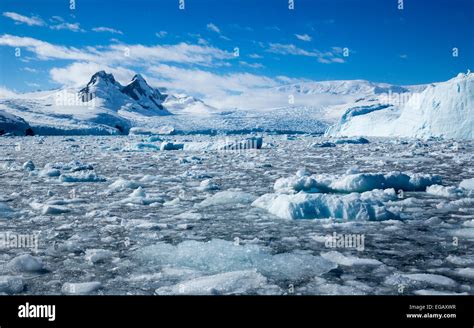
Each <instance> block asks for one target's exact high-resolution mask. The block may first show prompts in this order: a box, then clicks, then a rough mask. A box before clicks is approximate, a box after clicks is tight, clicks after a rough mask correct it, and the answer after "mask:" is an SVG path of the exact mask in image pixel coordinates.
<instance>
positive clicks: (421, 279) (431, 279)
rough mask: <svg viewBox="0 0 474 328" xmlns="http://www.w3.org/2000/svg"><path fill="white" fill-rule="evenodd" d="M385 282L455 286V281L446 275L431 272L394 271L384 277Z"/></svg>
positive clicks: (392, 283) (391, 283)
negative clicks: (403, 272)
mask: <svg viewBox="0 0 474 328" xmlns="http://www.w3.org/2000/svg"><path fill="white" fill-rule="evenodd" d="M385 283H386V284H388V285H397V286H398V285H405V286H407V285H419V284H424V285H429V286H431V285H434V286H443V287H455V286H456V285H457V283H456V282H455V281H454V280H453V279H451V278H448V277H445V276H442V275H438V274H431V273H409V274H398V273H395V274H393V275H392V276H389V277H387V278H386V279H385Z"/></svg>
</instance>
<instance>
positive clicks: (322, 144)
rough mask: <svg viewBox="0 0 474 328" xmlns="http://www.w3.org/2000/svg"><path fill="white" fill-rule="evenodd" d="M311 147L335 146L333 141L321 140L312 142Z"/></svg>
mask: <svg viewBox="0 0 474 328" xmlns="http://www.w3.org/2000/svg"><path fill="white" fill-rule="evenodd" d="M311 147H313V148H317V147H319V148H334V147H336V144H335V143H334V142H329V141H323V142H318V143H314V144H312V145H311Z"/></svg>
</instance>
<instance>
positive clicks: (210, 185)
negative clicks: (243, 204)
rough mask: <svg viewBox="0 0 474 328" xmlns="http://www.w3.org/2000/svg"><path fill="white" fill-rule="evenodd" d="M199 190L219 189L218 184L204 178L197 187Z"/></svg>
mask: <svg viewBox="0 0 474 328" xmlns="http://www.w3.org/2000/svg"><path fill="white" fill-rule="evenodd" d="M197 189H198V190H199V191H211V190H217V189H219V186H218V185H217V184H215V183H214V182H212V180H211V179H206V180H203V181H201V183H200V184H199V187H198V188H197Z"/></svg>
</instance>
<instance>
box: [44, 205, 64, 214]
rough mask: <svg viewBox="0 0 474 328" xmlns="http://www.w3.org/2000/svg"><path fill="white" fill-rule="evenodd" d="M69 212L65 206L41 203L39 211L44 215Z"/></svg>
mask: <svg viewBox="0 0 474 328" xmlns="http://www.w3.org/2000/svg"><path fill="white" fill-rule="evenodd" d="M67 212H69V209H68V208H67V207H65V206H54V205H43V207H42V209H41V213H43V214H44V215H58V214H63V213H67Z"/></svg>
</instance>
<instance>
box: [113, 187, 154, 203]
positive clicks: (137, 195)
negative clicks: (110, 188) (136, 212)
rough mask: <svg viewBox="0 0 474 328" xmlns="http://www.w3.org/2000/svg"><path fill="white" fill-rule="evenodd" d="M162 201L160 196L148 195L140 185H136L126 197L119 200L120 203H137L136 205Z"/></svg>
mask: <svg viewBox="0 0 474 328" xmlns="http://www.w3.org/2000/svg"><path fill="white" fill-rule="evenodd" d="M162 202H163V199H162V198H159V197H150V196H148V195H147V194H146V192H145V190H143V188H142V187H138V188H137V189H135V190H134V191H133V192H132V193H131V194H130V195H129V196H128V197H127V198H125V199H123V200H122V201H121V203H130V204H137V205H150V204H154V203H162Z"/></svg>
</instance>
